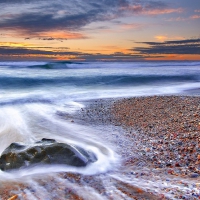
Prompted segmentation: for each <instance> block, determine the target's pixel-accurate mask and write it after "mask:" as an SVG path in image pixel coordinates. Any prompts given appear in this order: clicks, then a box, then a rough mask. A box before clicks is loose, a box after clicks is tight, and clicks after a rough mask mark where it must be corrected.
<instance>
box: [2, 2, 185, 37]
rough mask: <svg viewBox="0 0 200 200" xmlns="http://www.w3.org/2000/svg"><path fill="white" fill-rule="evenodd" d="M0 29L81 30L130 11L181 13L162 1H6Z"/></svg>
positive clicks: (37, 30) (30, 30) (29, 31)
mask: <svg viewBox="0 0 200 200" xmlns="http://www.w3.org/2000/svg"><path fill="white" fill-rule="evenodd" d="M0 3H1V4H2V5H1V7H3V8H4V9H3V10H2V11H1V14H0V29H2V30H14V31H18V32H19V31H20V32H22V33H23V34H26V35H28V34H31V35H32V34H35V33H41V32H48V31H55V30H65V31H66V30H67V31H72V32H74V31H79V30H81V29H82V28H83V27H85V26H86V25H88V24H90V23H92V22H101V21H110V20H113V19H118V18H119V17H122V16H127V15H130V14H148V15H158V14H167V13H172V12H181V11H182V10H181V9H180V8H178V9H173V8H169V7H168V5H167V4H165V3H163V2H161V1H144V0H98V1H96V0H84V1H82V0H68V1H65V0H57V1H53V0H49V1H47V0H46V1H45V0H39V1H38V0H37V1H34V2H33V1H31V0H28V1H22V0H15V1H14V0H8V1H2V0H0Z"/></svg>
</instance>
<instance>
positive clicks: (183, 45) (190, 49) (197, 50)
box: [132, 38, 200, 55]
mask: <svg viewBox="0 0 200 200" xmlns="http://www.w3.org/2000/svg"><path fill="white" fill-rule="evenodd" d="M142 44H146V45H149V47H136V48H133V49H132V50H134V51H137V52H139V53H141V54H195V55H199V54H200V39H199V38H198V39H189V40H175V41H166V42H162V43H161V42H142Z"/></svg>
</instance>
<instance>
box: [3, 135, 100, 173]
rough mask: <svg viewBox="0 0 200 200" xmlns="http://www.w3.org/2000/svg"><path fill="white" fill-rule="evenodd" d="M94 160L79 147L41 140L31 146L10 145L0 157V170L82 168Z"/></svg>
mask: <svg viewBox="0 0 200 200" xmlns="http://www.w3.org/2000/svg"><path fill="white" fill-rule="evenodd" d="M96 160H97V159H96V157H95V155H94V154H93V153H92V152H88V151H86V150H84V149H82V148H80V147H75V146H71V145H69V144H65V143H59V142H57V141H56V140H53V139H46V138H43V139H42V140H41V141H38V142H35V143H34V144H33V145H31V146H26V145H24V144H21V143H12V144H11V145H10V146H9V147H8V148H6V149H5V151H4V152H3V153H2V155H1V157H0V169H1V170H3V171H6V170H11V169H19V168H21V167H23V168H25V167H28V166H33V165H38V164H40V165H41V164H64V165H70V166H75V167H84V166H87V165H88V164H89V163H92V162H95V161H96Z"/></svg>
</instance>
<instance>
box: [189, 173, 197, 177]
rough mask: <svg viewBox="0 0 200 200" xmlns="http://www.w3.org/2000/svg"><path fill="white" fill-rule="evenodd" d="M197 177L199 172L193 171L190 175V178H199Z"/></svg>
mask: <svg viewBox="0 0 200 200" xmlns="http://www.w3.org/2000/svg"><path fill="white" fill-rule="evenodd" d="M197 177H199V174H197V173H193V174H191V175H190V178H197Z"/></svg>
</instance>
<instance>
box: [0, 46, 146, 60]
mask: <svg viewBox="0 0 200 200" xmlns="http://www.w3.org/2000/svg"><path fill="white" fill-rule="evenodd" d="M43 49H44V50H42V49H41V48H40V47H34V48H27V47H16V46H13V47H11V46H0V58H2V59H5V58H9V60H10V59H12V58H13V59H22V60H24V59H27V58H35V57H36V58H37V59H41V58H43V59H49V60H53V59H58V58H60V57H62V58H73V60H86V61H96V60H120V61H123V60H124V61H128V60H130V61H132V60H143V59H144V58H145V57H144V56H143V55H140V54H133V53H121V52H115V53H110V54H102V53H84V52H78V51H69V50H68V49H67V48H64V49H63V48H58V49H52V48H51V47H50V48H43ZM46 49H47V50H46Z"/></svg>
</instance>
